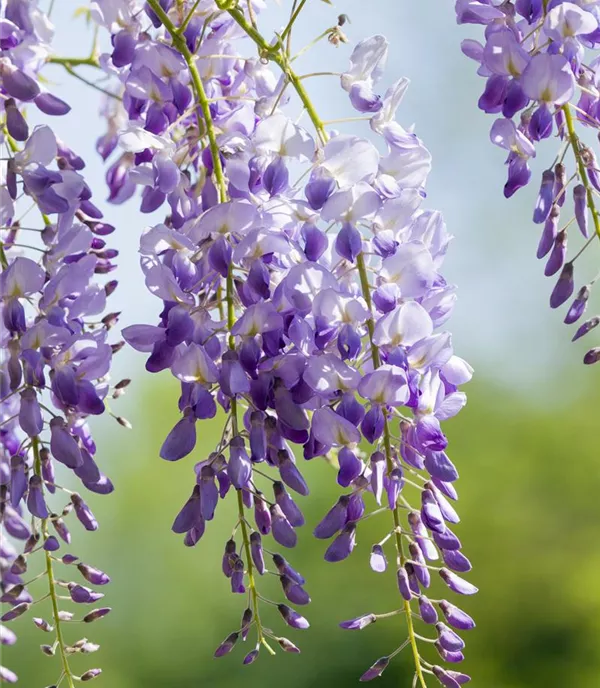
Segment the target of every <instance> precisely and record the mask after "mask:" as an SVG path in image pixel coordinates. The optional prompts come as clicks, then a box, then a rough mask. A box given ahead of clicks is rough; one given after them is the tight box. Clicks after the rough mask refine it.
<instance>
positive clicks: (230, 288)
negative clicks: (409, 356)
mask: <svg viewBox="0 0 600 688" xmlns="http://www.w3.org/2000/svg"><path fill="white" fill-rule="evenodd" d="M148 4H149V5H150V7H151V8H152V9H153V10H154V12H155V14H156V15H157V17H158V18H159V19H160V21H161V22H162V24H163V26H164V27H165V29H166V30H167V31H168V33H169V34H170V36H171V39H172V41H173V46H174V47H175V48H176V49H177V50H178V51H179V52H180V53H181V55H182V57H183V59H184V60H185V62H186V64H187V67H188V70H189V72H190V76H191V78H192V84H193V88H194V93H195V96H196V100H197V102H198V104H199V105H200V109H201V110H202V115H203V117H204V127H205V128H206V135H207V137H208V141H209V147H210V151H211V153H212V158H213V169H214V174H215V179H216V181H217V189H218V192H219V201H220V202H221V203H225V202H226V201H227V200H228V196H227V185H226V183H225V175H224V173H223V167H222V165H221V157H220V152H219V144H218V143H217V137H216V131H215V127H214V123H213V120H212V116H211V113H210V105H209V101H208V98H207V96H206V92H205V90H204V85H203V84H202V79H201V78H200V74H199V72H198V68H197V67H196V63H195V60H194V55H193V54H192V52H191V51H190V49H189V48H188V46H187V43H186V42H185V39H184V38H182V37H181V35H180V33H179V30H178V29H177V27H176V26H175V24H173V22H172V21H171V20H170V19H169V17H168V15H167V14H166V12H165V11H164V10H163V8H162V7H161V6H160V4H159V3H158V0H148ZM198 119H199V124H200V117H199V116H198ZM234 298H235V285H234V282H233V272H232V268H231V267H230V269H229V274H228V275H227V285H226V302H227V324H228V328H229V330H230V331H231V328H232V327H233V325H234V323H235V302H234ZM229 348H230V349H234V348H235V341H234V338H233V336H232V335H231V334H230V335H229ZM231 418H232V431H233V434H234V435H235V434H237V432H238V419H237V399H235V398H233V399H232V400H231ZM237 497H238V499H237V501H238V518H239V522H240V526H241V531H242V538H243V542H244V550H245V553H246V565H247V574H248V587H249V589H250V599H251V603H252V612H253V615H254V620H255V623H256V629H257V633H258V640H259V642H260V643H261V644H262V645H264V646H265V647H266V648H267V650H268V651H269V652H270V653H271V654H275V653H274V652H273V650H272V648H271V647H270V646H269V644H268V643H267V641H266V639H265V634H264V630H263V626H262V623H261V620H260V614H259V599H258V591H257V589H256V578H255V575H254V565H253V563H252V552H251V549H250V537H249V534H248V527H247V524H246V516H245V511H244V500H243V495H242V491H241V490H238V495H237Z"/></svg>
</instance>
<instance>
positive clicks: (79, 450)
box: [0, 0, 128, 688]
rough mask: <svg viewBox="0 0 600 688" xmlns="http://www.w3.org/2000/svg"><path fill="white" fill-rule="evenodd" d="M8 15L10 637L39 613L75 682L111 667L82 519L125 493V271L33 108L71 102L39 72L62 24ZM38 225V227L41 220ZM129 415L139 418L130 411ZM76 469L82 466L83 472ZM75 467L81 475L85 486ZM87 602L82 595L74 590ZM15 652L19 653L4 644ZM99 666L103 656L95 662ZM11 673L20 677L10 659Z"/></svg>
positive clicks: (0, 40) (47, 110)
mask: <svg viewBox="0 0 600 688" xmlns="http://www.w3.org/2000/svg"><path fill="white" fill-rule="evenodd" d="M3 10H4V12H3V16H2V18H1V19H0V49H1V54H0V74H1V77H2V78H1V82H0V84H1V89H0V122H1V125H2V134H1V138H0V141H1V143H2V149H3V153H2V161H1V162H0V170H1V174H0V177H1V179H0V181H1V186H0V202H1V203H0V217H1V227H0V264H1V267H2V274H1V275H0V308H1V311H2V325H1V337H0V341H1V354H0V521H1V530H0V581H1V591H0V592H1V598H0V599H1V602H2V603H3V604H4V605H6V611H4V613H3V614H2V615H1V618H0V622H2V624H9V625H6V626H5V625H0V638H1V642H2V645H12V644H13V643H14V642H16V635H15V633H14V632H13V631H12V630H11V627H10V622H12V621H13V620H15V619H17V618H18V617H22V616H24V615H26V616H27V617H28V618H30V619H31V621H32V623H34V624H35V626H36V627H37V628H38V629H39V630H40V632H42V633H43V634H45V635H46V638H47V641H46V644H44V645H42V646H41V650H42V652H43V653H44V654H45V655H49V656H51V657H52V656H54V655H57V656H58V658H59V659H60V669H58V670H57V669H55V671H56V672H57V675H56V678H55V679H54V685H56V686H58V685H66V686H68V687H69V688H73V686H74V683H75V682H76V681H89V680H92V679H94V678H95V677H96V676H98V675H99V674H100V673H101V671H100V669H97V668H91V669H90V668H87V669H85V670H84V671H83V673H81V674H80V675H78V674H76V673H75V672H74V669H73V667H72V664H73V662H72V659H73V655H75V654H89V653H92V652H95V651H96V650H98V647H99V646H98V645H97V644H95V643H94V642H92V641H91V640H88V639H87V638H86V637H79V636H80V633H79V632H78V631H76V630H75V628H78V629H81V628H82V627H81V626H74V628H73V629H72V628H71V627H72V626H73V624H72V623H71V622H83V623H84V624H90V623H92V622H94V621H96V620H98V619H100V618H102V617H104V616H106V615H107V614H108V613H109V611H110V608H108V607H104V606H99V605H98V604H97V603H99V602H100V601H101V599H102V598H103V597H104V594H103V593H102V592H100V591H99V590H98V587H101V586H104V585H106V584H107V583H109V582H110V579H109V577H108V575H106V574H105V573H104V572H102V571H101V570H99V569H98V568H96V567H94V566H92V565H90V564H89V563H88V562H85V561H82V560H80V559H79V557H77V556H76V555H74V554H72V553H71V547H70V545H71V533H70V530H69V529H70V527H72V525H75V522H76V521H78V522H79V526H80V527H83V528H84V529H85V530H87V531H95V530H96V529H97V528H98V523H97V521H96V519H95V517H94V515H93V513H92V511H91V509H90V507H89V506H88V504H87V503H86V501H85V500H86V499H87V497H84V496H82V494H81V493H80V490H81V489H83V488H85V490H86V491H89V492H91V493H96V494H108V493H110V492H112V490H113V485H112V483H111V481H110V480H109V478H107V477H106V476H105V475H104V474H103V473H102V472H101V470H100V468H99V466H98V464H97V463H96V459H95V453H96V446H95V444H94V440H93V437H92V435H91V432H90V427H89V425H88V417H89V416H96V415H100V414H102V413H103V412H104V411H105V410H106V408H107V399H108V397H109V396H111V395H112V396H114V397H115V398H116V397H118V396H119V395H120V394H122V393H123V390H124V388H125V387H126V386H127V383H128V381H123V382H121V383H120V384H118V385H117V386H116V387H115V388H112V389H111V387H110V386H109V378H108V373H109V369H110V365H111V359H112V355H113V353H114V351H115V350H118V348H120V346H121V345H122V343H121V344H117V345H111V344H110V343H109V341H108V338H109V337H108V335H109V330H110V329H111V327H112V326H113V325H114V324H115V323H116V321H117V314H115V313H112V314H111V313H109V314H107V315H104V313H105V310H106V300H107V296H109V295H110V294H111V293H112V292H113V291H114V290H115V288H116V286H117V282H116V281H115V280H108V281H105V283H104V284H102V283H101V282H100V281H99V280H100V278H101V277H102V276H103V275H108V274H109V273H110V272H112V270H113V268H114V267H115V265H114V263H113V262H112V261H113V259H114V258H115V257H116V255H117V252H116V251H115V250H113V249H111V248H108V247H107V245H106V242H105V239H104V238H103V237H104V236H106V235H109V234H110V233H111V232H112V231H113V229H114V227H112V226H111V225H109V224H107V223H105V222H103V220H102V214H101V212H100V211H99V210H98V208H97V207H96V206H95V205H94V204H93V202H92V200H91V198H92V192H91V190H90V188H89V187H88V185H87V184H86V182H85V179H84V177H83V175H82V170H83V169H84V167H85V163H84V161H83V160H82V159H81V158H80V157H79V156H78V155H77V154H76V153H75V152H74V151H72V150H71V149H70V148H68V146H67V145H66V144H65V143H63V142H62V141H60V140H58V139H57V138H56V136H55V135H54V133H53V131H52V129H51V127H50V126H48V125H47V124H43V125H40V126H36V127H35V128H32V127H31V126H30V124H29V123H28V120H27V119H26V113H27V111H28V112H29V113H31V112H32V110H37V111H38V113H42V115H48V116H50V117H52V116H60V115H64V114H66V113H67V112H68V111H69V109H70V108H69V106H68V105H67V103H65V102H63V101H62V100H60V99H59V98H57V97H56V96H55V95H53V94H52V93H50V92H47V91H46V90H44V88H43V86H42V83H43V80H42V79H41V78H40V76H39V73H40V70H41V68H42V67H43V65H44V64H45V63H46V61H47V59H48V58H49V55H50V42H51V40H52V35H53V27H52V24H51V23H50V21H49V19H48V17H47V16H46V15H44V14H43V13H42V12H41V11H40V10H39V9H38V8H37V6H36V3H35V2H22V1H21V0H8V2H7V3H4V4H3ZM31 225H34V226H31ZM119 420H120V422H121V424H122V425H126V424H127V422H126V421H125V420H124V419H119ZM71 474H74V476H75V477H74V478H73V477H70V476H71ZM64 480H66V481H67V482H68V483H69V484H70V483H71V482H75V483H77V484H79V486H80V487H78V488H77V491H73V490H70V489H67V488H66V487H64ZM71 602H72V603H75V605H76V607H71V605H70V603H71ZM5 655H6V659H7V661H8V660H9V656H10V654H9V653H8V652H6V653H4V652H3V659H4V656H5ZM88 666H89V665H88ZM0 682H1V683H16V682H17V676H16V674H15V673H14V672H13V671H11V670H10V669H9V668H8V667H5V666H1V667H0Z"/></svg>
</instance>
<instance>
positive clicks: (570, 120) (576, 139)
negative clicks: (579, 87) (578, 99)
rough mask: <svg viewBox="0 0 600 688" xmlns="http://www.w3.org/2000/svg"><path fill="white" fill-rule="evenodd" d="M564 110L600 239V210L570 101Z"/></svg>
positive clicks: (589, 206) (581, 177)
mask: <svg viewBox="0 0 600 688" xmlns="http://www.w3.org/2000/svg"><path fill="white" fill-rule="evenodd" d="M562 111H563V113H564V115H565V124H566V126H567V133H568V135H569V142H570V144H571V148H572V149H573V155H574V156H575V161H576V162H577V168H578V170H579V177H580V179H581V183H582V184H583V186H584V187H585V193H586V197H587V205H588V208H589V209H590V213H591V214H592V220H593V222H594V231H595V232H596V235H597V236H598V238H599V239H600V215H599V214H598V210H597V208H596V204H595V202H594V191H593V189H592V186H591V184H590V180H589V177H588V173H587V170H586V166H585V162H584V161H583V157H582V154H581V147H580V141H579V137H578V136H577V132H576V131H575V123H574V121H573V115H572V113H571V107H570V105H569V103H566V104H565V105H563V107H562Z"/></svg>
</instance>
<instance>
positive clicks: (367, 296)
mask: <svg viewBox="0 0 600 688" xmlns="http://www.w3.org/2000/svg"><path fill="white" fill-rule="evenodd" d="M356 266H357V268H358V274H359V277H360V286H361V290H362V294H363V298H364V300H365V302H366V304H367V308H368V309H369V313H370V314H371V315H370V317H369V319H368V320H367V330H368V333H369V343H370V345H371V356H372V358H373V367H374V368H379V366H380V365H381V355H380V353H379V347H378V346H377V345H376V344H375V343H374V341H373V333H374V331H375V325H374V323H373V315H372V313H373V309H372V300H371V287H370V285H369V277H368V275H367V268H366V265H365V258H364V256H363V254H362V253H360V254H359V255H358V256H357V258H356ZM383 417H384V425H383V446H384V448H385V462H386V469H387V473H388V475H390V473H391V472H392V471H393V470H394V462H393V459H392V440H391V434H390V426H389V421H388V414H387V410H386V409H384V411H383ZM392 516H393V518H394V538H395V541H396V551H397V552H398V558H399V559H400V566H404V564H405V562H406V557H405V556H404V550H403V549H402V526H401V524H400V512H399V510H398V507H396V508H394V509H393V511H392ZM404 615H405V616H406V627H407V631H408V639H409V641H410V646H411V649H412V653H413V659H414V663H415V671H416V675H417V677H418V680H419V682H420V684H421V686H422V688H427V684H426V683H425V677H424V675H423V668H422V666H421V656H420V654H419V648H418V646H417V638H416V636H415V629H414V625H413V619H412V609H411V606H410V602H409V601H408V600H404Z"/></svg>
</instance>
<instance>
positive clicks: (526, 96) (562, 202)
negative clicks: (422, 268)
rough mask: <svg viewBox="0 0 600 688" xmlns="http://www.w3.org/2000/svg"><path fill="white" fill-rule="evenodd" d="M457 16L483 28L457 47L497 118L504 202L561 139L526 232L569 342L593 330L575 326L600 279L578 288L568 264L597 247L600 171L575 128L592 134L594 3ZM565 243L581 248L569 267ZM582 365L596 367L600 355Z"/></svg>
mask: <svg viewBox="0 0 600 688" xmlns="http://www.w3.org/2000/svg"><path fill="white" fill-rule="evenodd" d="M456 15H457V20H458V23H459V24H478V25H481V26H483V27H485V40H484V42H483V43H481V42H479V41H477V40H474V39H467V40H464V41H463V43H462V50H463V53H464V54H465V55H466V56H467V57H469V58H471V59H473V60H474V61H475V62H476V63H477V65H478V70H477V71H478V74H479V75H480V76H483V77H484V78H485V79H486V85H485V88H484V92H483V93H482V95H481V98H480V99H479V107H480V108H481V109H482V110H483V111H484V112H487V113H490V114H493V115H495V116H497V118H496V119H495V121H494V124H493V125H492V128H491V132H490V138H491V140H492V143H494V144H495V145H497V146H500V147H501V148H503V149H505V150H507V151H508V158H507V160H506V164H507V166H508V181H507V182H506V185H505V187H504V194H505V196H506V197H507V198H508V197H510V196H512V195H513V194H514V193H515V192H516V191H517V190H518V189H520V188H521V187H523V186H525V185H526V184H527V183H528V182H529V180H530V178H531V170H530V169H529V160H530V159H531V158H534V157H535V156H536V153H537V145H538V144H539V143H540V142H541V141H543V140H544V139H548V138H550V137H552V136H553V135H555V136H557V137H558V139H559V142H560V149H559V151H558V154H557V156H556V158H555V160H554V162H553V163H552V165H551V166H550V167H549V168H548V169H547V170H545V171H544V173H543V175H542V180H541V185H540V191H539V194H538V197H537V201H536V205H535V209H534V212H533V222H534V223H536V224H539V225H542V227H543V229H542V234H541V238H540V242H539V246H538V250H537V257H538V258H539V259H545V260H546V263H545V267H544V274H545V275H546V276H548V277H552V276H556V275H558V278H557V281H556V283H555V286H554V288H553V290H552V293H551V295H550V306H551V308H559V307H560V306H563V305H564V304H566V303H568V304H569V306H568V309H567V312H566V315H565V319H564V322H565V323H566V324H568V325H572V324H574V323H579V325H578V327H577V330H576V331H575V334H574V335H573V341H575V340H577V339H579V338H580V337H583V336H584V335H585V334H587V333H588V332H590V331H591V330H593V329H594V328H595V327H597V325H598V324H599V323H600V318H599V317H592V318H589V319H587V320H585V322H583V324H581V319H582V317H583V315H584V313H585V311H586V309H587V305H588V300H589V298H590V294H591V291H592V287H593V285H594V284H595V282H596V281H597V280H598V278H599V277H600V274H599V275H596V276H592V278H591V279H588V280H585V281H584V282H583V283H582V282H580V283H579V286H577V287H576V280H575V261H576V260H577V259H579V257H580V256H581V255H582V254H583V253H584V251H586V249H587V248H588V247H589V246H590V245H591V244H596V245H597V242H598V241H599V240H600V213H599V211H598V197H599V194H600V170H599V169H598V162H597V157H596V154H595V152H594V150H593V149H592V148H590V147H589V146H588V145H587V144H586V143H585V142H584V140H582V138H580V133H578V129H577V128H576V127H579V132H581V134H582V135H583V137H584V139H586V138H589V133H590V132H592V133H595V134H596V135H598V133H599V132H598V130H599V129H600V118H599V113H600V90H599V89H598V78H599V75H600V71H599V69H600V62H599V60H598V54H597V51H598V48H599V47H600V3H598V2H596V1H594V0H592V1H591V2H568V1H566V0H550V1H548V0H515V1H514V2H512V1H511V2H493V1H492V0H481V1H479V2H471V1H470V0H457V2H456ZM569 149H570V152H571V154H572V156H573V159H574V160H573V163H572V164H571V166H569V164H568V163H567V162H566V156H567V153H568V152H569ZM567 201H569V202H567ZM567 208H570V210H567ZM565 214H566V217H565ZM580 235H581V236H582V237H583V239H582V240H581V236H580ZM569 236H570V237H571V240H572V241H573V240H574V239H575V240H577V237H579V241H580V243H582V246H581V248H578V250H577V251H576V252H575V254H574V255H572V256H571V258H570V259H569V260H567V258H568V250H567V244H568V239H569ZM583 360H584V363H586V364H593V363H597V362H598V361H600V347H594V348H592V349H590V350H589V351H588V352H587V353H586V354H585V356H584V359H583Z"/></svg>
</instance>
